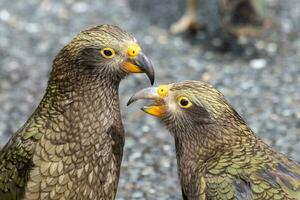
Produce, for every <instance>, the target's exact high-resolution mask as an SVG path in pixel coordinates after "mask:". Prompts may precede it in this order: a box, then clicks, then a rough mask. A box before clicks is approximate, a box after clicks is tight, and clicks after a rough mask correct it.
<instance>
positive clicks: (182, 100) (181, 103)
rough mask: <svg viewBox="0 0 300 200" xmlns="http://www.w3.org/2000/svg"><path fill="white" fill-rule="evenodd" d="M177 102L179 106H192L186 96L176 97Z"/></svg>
mask: <svg viewBox="0 0 300 200" xmlns="http://www.w3.org/2000/svg"><path fill="white" fill-rule="evenodd" d="M177 103H178V105H179V106H180V107H181V108H189V107H191V106H192V103H191V102H190V100H189V99H188V98H186V97H179V98H178V99H177Z"/></svg>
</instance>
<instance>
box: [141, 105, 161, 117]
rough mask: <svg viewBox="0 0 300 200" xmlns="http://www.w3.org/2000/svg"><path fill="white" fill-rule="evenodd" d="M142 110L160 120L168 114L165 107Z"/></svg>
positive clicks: (149, 107) (150, 107) (144, 108)
mask: <svg viewBox="0 0 300 200" xmlns="http://www.w3.org/2000/svg"><path fill="white" fill-rule="evenodd" d="M142 110H143V111H144V112H145V113H147V114H149V115H153V116H155V117H158V118H161V117H162V116H163V115H164V113H165V112H166V109H165V106H145V107H143V108H142Z"/></svg>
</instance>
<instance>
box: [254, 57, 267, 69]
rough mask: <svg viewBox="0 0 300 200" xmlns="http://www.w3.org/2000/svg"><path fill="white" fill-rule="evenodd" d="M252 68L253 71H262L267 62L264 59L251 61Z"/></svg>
mask: <svg viewBox="0 0 300 200" xmlns="http://www.w3.org/2000/svg"><path fill="white" fill-rule="evenodd" d="M250 66H251V67H252V68H253V69H262V68H264V67H266V66H267V61H266V60H265V59H263V58H260V59H253V60H251V61H250Z"/></svg>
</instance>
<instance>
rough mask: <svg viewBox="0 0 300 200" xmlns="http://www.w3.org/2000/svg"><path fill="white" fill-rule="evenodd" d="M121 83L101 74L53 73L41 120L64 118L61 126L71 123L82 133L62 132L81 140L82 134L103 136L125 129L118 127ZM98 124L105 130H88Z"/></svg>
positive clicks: (39, 109) (41, 110) (41, 107)
mask: <svg viewBox="0 0 300 200" xmlns="http://www.w3.org/2000/svg"><path fill="white" fill-rule="evenodd" d="M83 73H84V72H83ZM120 80H121V79H117V78H115V79H114V78H110V77H107V76H105V75H102V74H97V73H95V74H92V73H87V74H81V75H80V76H76V74H67V75H66V74H63V75H61V76H58V75H57V74H55V72H52V73H51V75H50V79H49V83H48V87H47V92H46V94H45V96H44V98H43V100H42V102H41V104H40V105H39V108H38V113H39V116H44V117H45V118H49V117H48V115H49V113H50V115H51V116H50V117H51V118H52V117H53V118H56V117H58V116H59V117H60V118H62V119H61V123H67V124H70V123H71V124H72V126H73V128H75V127H76V128H77V129H78V130H76V131H73V130H71V129H68V128H69V127H67V126H62V127H60V129H64V130H63V131H66V132H67V134H73V135H74V136H75V135H78V136H80V137H81V136H82V134H86V136H87V135H90V134H96V135H97V134H98V135H99V134H102V132H103V131H108V130H109V129H110V128H111V126H113V125H116V126H121V125H120V124H118V121H120V109H119V97H118V87H119V82H120ZM94 124H97V126H98V127H97V128H102V129H103V130H101V131H99V130H86V128H87V127H90V126H93V125H94ZM95 128H96V127H95ZM65 129H68V130H65ZM83 129H84V130H83ZM69 132H70V133H69ZM85 132H86V133H85ZM79 142H80V140H79Z"/></svg>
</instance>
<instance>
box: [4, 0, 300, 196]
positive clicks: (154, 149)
mask: <svg viewBox="0 0 300 200" xmlns="http://www.w3.org/2000/svg"><path fill="white" fill-rule="evenodd" d="M198 1H199V0H198ZM216 1H217V0H200V1H199V2H198V5H197V7H199V8H198V9H196V14H197V19H199V24H200V26H199V24H197V26H196V28H197V30H198V31H197V32H196V31H195V29H194V28H195V27H192V26H190V27H189V28H191V29H192V30H193V31H182V33H180V34H171V32H170V27H171V26H172V24H173V25H174V23H175V22H176V21H178V20H179V19H180V18H181V17H182V16H183V15H184V13H185V8H186V1H185V0H151V1H149V0H138V1H134V0H110V1H104V0H98V1H92V0H86V1H78V0H65V1H61V0H40V1H38V0H27V1H18V0H10V1H6V0H0V109H1V112H0V146H1V145H4V144H5V143H6V142H7V140H8V139H9V138H10V137H11V136H12V134H13V133H14V132H15V131H16V130H17V129H18V128H20V127H21V126H22V125H23V124H24V122H25V121H26V120H27V118H28V117H29V116H30V114H31V113H32V112H33V111H34V109H35V108H36V106H37V105H38V103H39V101H40V100H41V98H42V96H43V93H44V91H45V88H46V84H47V77H48V73H49V71H50V70H51V62H52V59H53V58H54V56H55V55H56V54H57V52H58V51H59V50H60V49H61V48H62V47H63V46H64V45H65V44H66V43H68V42H69V41H70V39H71V38H72V37H73V36H74V35H75V34H76V33H77V32H79V31H80V30H82V29H84V28H86V27H88V26H90V25H96V24H103V23H109V24H116V25H119V26H120V27H122V28H123V29H125V30H127V31H129V32H130V33H132V34H133V35H134V36H135V37H136V38H137V40H138V41H139V43H140V44H141V46H142V47H143V49H144V52H145V53H146V54H147V55H148V56H149V57H150V58H151V59H152V61H153V63H154V65H155V67H156V82H157V84H158V83H160V84H161V83H170V82H175V81H182V80H187V79H193V80H203V81H207V82H209V83H211V84H213V85H214V86H216V87H217V88H218V89H219V90H221V91H222V92H223V93H224V94H225V96H226V97H227V99H228V100H229V102H231V103H232V104H233V106H234V107H235V108H236V109H237V111H238V112H239V113H240V114H241V115H242V116H243V117H244V119H245V120H246V121H247V122H248V123H249V125H250V127H251V128H252V129H253V130H254V131H255V132H256V133H257V134H258V135H259V136H260V137H261V138H262V139H263V140H264V141H265V142H267V143H268V144H270V145H272V146H273V147H274V148H275V149H277V150H279V151H281V152H283V153H286V154H287V155H289V156H290V157H292V158H293V159H295V160H297V161H300V66H299V63H300V23H299V22H300V1H299V0H286V1H281V0H263V3H261V2H262V1H259V4H255V5H254V6H253V8H251V9H254V10H255V11H256V12H252V13H250V12H248V11H249V9H250V8H247V7H246V8H244V7H243V6H240V7H234V6H231V5H233V3H234V2H235V1H237V2H238V1H240V0H233V1H228V0H227V1H226V0H219V1H222V2H223V3H224V2H225V6H224V7H223V8H222V7H211V6H212V5H213V6H215V5H218V4H217V3H216ZM242 1H243V0H242ZM246 1H247V0H246ZM249 1H251V0H249ZM254 1H255V0H254ZM208 2H211V3H208ZM240 2H241V1H240ZM231 3H232V4H231ZM237 4H238V3H237ZM207 6H208V7H207ZM230 6H231V7H230ZM245 13H246V15H248V14H249V13H250V14H251V16H250V18H251V19H252V15H254V19H255V20H254V21H255V23H254V25H253V24H251V25H249V26H248V21H247V19H248V18H247V19H246V21H243V20H240V19H242V18H243V17H244V15H245ZM242 15H243V16H242ZM250 18H249V19H250ZM243 19H244V18H243ZM225 22H226V23H225ZM244 23H245V24H246V26H245V27H246V28H245V27H244V26H243V27H242V28H241V26H240V25H241V24H242V25H244ZM251 23H252V22H251ZM220 24H221V25H220ZM224 24H226V26H225V25H224ZM192 25H195V24H192ZM199 27H201V28H199ZM175 32H176V31H175ZM177 32H180V31H177ZM191 32H192V33H193V34H192V33H191ZM142 76H144V75H135V76H130V77H129V78H127V79H126V80H125V81H123V82H122V83H121V88H120V96H121V109H122V115H123V119H124V120H123V122H124V125H125V129H126V132H127V134H126V145H125V154H124V159H123V164H122V172H121V179H120V182H119V190H118V195H117V199H119V200H121V199H181V191H180V187H179V182H178V179H177V169H176V159H175V152H174V142H173V138H172V137H171V136H170V135H169V133H168V132H167V131H166V129H165V128H164V127H163V126H162V125H161V124H160V123H159V122H158V120H157V119H155V118H153V117H151V116H149V115H146V114H144V113H142V111H140V110H139V105H138V104H135V105H133V106H131V107H129V108H127V107H126V102H127V100H128V99H129V97H130V96H131V95H132V94H133V93H134V92H135V91H137V90H139V89H141V88H143V87H146V86H148V85H147V84H148V82H147V81H145V77H142Z"/></svg>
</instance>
